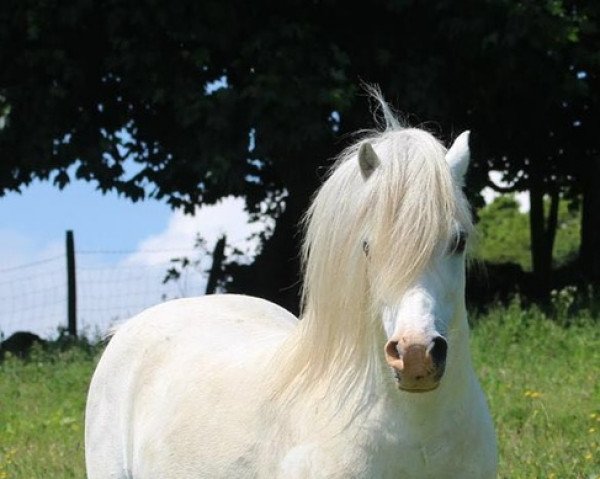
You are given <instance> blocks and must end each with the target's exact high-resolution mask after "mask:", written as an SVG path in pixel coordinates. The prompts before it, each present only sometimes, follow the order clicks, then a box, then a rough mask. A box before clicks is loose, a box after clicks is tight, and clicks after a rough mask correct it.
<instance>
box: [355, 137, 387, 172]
mask: <svg viewBox="0 0 600 479" xmlns="http://www.w3.org/2000/svg"><path fill="white" fill-rule="evenodd" d="M380 163H381V162H380V161H379V157H378V156H377V153H375V150H374V149H373V147H372V146H371V144H370V143H363V144H362V145H360V149H359V150H358V164H359V165H360V172H361V174H362V176H363V178H364V179H365V180H366V179H367V178H369V176H371V174H372V173H373V172H374V171H375V169H376V168H377V167H378V166H379V164H380Z"/></svg>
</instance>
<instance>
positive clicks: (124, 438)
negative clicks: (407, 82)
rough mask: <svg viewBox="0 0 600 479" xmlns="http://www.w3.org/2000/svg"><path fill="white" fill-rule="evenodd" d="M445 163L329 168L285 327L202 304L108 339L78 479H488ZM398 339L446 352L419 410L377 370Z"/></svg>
mask: <svg viewBox="0 0 600 479" xmlns="http://www.w3.org/2000/svg"><path fill="white" fill-rule="evenodd" d="M365 144H369V145H370V146H369V147H363V145H365ZM369 148H371V149H372V152H371V151H369ZM365 151H366V153H365ZM371 153H372V154H371ZM445 153H446V152H445V149H444V148H443V147H442V145H441V144H440V143H439V142H438V141H437V140H435V139H434V138H433V137H432V136H431V135H429V134H428V133H426V132H423V131H421V130H414V129H392V130H390V131H386V132H384V133H382V134H378V135H374V136H372V137H371V138H368V139H364V140H362V141H361V142H359V143H358V144H357V145H355V146H353V147H352V148H350V149H348V150H347V151H346V152H344V153H343V154H342V155H341V157H340V160H339V161H338V163H337V164H336V165H335V166H334V168H333V169H332V173H331V176H330V178H329V179H328V180H327V182H326V183H325V184H324V186H323V187H322V188H321V190H320V191H319V193H318V195H317V196H316V198H315V200H314V202H313V205H312V206H311V209H310V210H309V213H308V215H307V227H306V240H305V243H304V253H303V256H304V263H305V286H304V297H303V305H304V306H303V320H302V321H300V322H298V321H297V319H296V318H295V317H294V316H293V315H291V314H290V313H289V312H287V311H285V310H284V309H282V308H280V307H278V306H276V305H274V304H272V303H269V302H267V301H264V300H260V299H257V298H251V297H246V296H238V295H214V296H206V297H202V298H194V299H182V300H176V301H172V302H168V303H165V304H162V305H159V306H156V307H154V308H151V309H149V310H147V311H145V312H143V313H141V314H140V315H138V316H137V317H135V318H133V319H131V320H130V321H128V322H127V323H125V324H124V325H123V326H122V327H120V328H119V329H118V330H117V332H116V334H115V335H114V337H113V338H112V339H111V341H110V343H109V345H108V346H107V349H106V351H105V353H104V355H103V356H102V358H101V360H100V363H99V364H98V367H97V370H96V372H95V374H94V377H93V380H92V384H91V386H90V392H89V397H88V404H87V410H86V464H87V470H88V477H89V478H90V479H100V478H109V477H110V478H135V479H141V478H157V477H160V478H165V479H171V478H191V477H194V478H219V477H223V478H224V477H231V476H234V477H244V478H245V477H248V478H251V477H252V478H253V477H258V478H286V479H287V478H298V479H300V478H365V479H366V478H398V477H401V478H419V479H422V478H429V477H431V478H434V477H435V478H436V479H438V478H458V477H460V478H478V479H481V478H488V477H489V478H491V477H495V470H496V446H495V439H494V432H493V428H492V424H491V419H490V416H489V413H488V411H487V406H486V404H485V399H484V397H483V394H482V392H481V390H480V387H479V384H478V382H477V379H476V377H475V374H474V371H473V368H472V366H471V361H470V354H469V349H468V327H467V321H466V314H465V308H464V257H462V256H459V255H456V254H453V255H449V254H446V253H445V251H446V250H447V248H448V245H449V244H450V243H451V242H452V241H453V239H452V238H454V237H455V236H456V231H457V230H460V231H468V230H470V228H471V227H470V219H469V215H468V210H467V207H466V203H465V201H464V198H463V197H462V194H461V193H460V181H461V179H462V174H463V173H464V171H463V172H462V173H460V172H459V173H460V174H459V176H460V177H459V176H456V170H457V169H458V168H459V167H462V164H461V163H460V162H458V163H457V165H458V166H456V165H454V164H452V162H450V161H448V162H447V161H446V160H445V158H444V155H445ZM365 155H367V156H366V157H365ZM449 165H450V166H449ZM365 245H367V246H368V247H367V246H365ZM365 253H367V254H365ZM446 283H448V284H446ZM444 284H446V286H444ZM444 288H445V289H444ZM437 296H439V298H437ZM423 298H426V299H427V300H424V299H423ZM399 318H400V319H399ZM407 318H408V319H407ZM440 318H441V319H440ZM409 333H410V334H409ZM409 336H410V337H411V338H412V337H416V338H417V339H418V341H421V339H422V338H425V339H422V341H425V342H424V343H423V344H428V343H427V342H428V341H429V340H430V337H432V338H434V339H436V338H437V337H438V336H439V337H443V338H444V341H445V342H446V341H447V343H448V354H447V358H446V357H445V355H444V361H445V372H444V368H443V367H440V377H441V375H443V378H442V379H441V380H439V378H438V377H437V375H436V376H435V377H433V376H432V378H431V379H430V381H431V384H432V385H433V390H430V391H428V392H414V391H417V390H419V386H418V380H419V379H420V378H419V377H416V379H415V378H411V380H412V381H413V382H409V381H408V379H407V376H408V372H407V371H408V368H405V369H404V370H402V368H401V367H400V366H398V368H397V369H394V368H395V367H396V366H395V365H396V363H395V362H393V361H400V362H401V364H403V365H407V364H408V363H409V354H408V353H407V352H406V351H401V350H400V349H398V350H396V345H397V346H398V348H400V347H401V343H402V341H405V340H406V338H407V337H409ZM434 336H435V337H434ZM418 341H417V342H418ZM386 342H387V345H386ZM390 344H391V345H392V346H393V347H392V348H391V349H390ZM384 345H385V348H386V349H385V351H386V352H385V353H384ZM410 346H411V347H412V346H413V345H412V344H411V345H410ZM419 347H420V346H419ZM415 348H416V346H415V347H414V348H413V349H412V350H411V351H414V350H416V349H415ZM424 348H425V346H423V351H425V349H424ZM409 349H410V348H409ZM427 351H429V350H427ZM388 353H389V354H392V355H394V354H396V355H397V356H394V357H393V358H392V359H390V358H387V357H386V355H387V354H388ZM424 354H425V356H426V354H428V352H427V353H424ZM425 356H423V357H425ZM386 361H387V362H386ZM391 366H393V367H391ZM401 379H402V381H404V382H402V381H401ZM438 380H439V383H438ZM415 381H417V382H415ZM413 383H414V384H416V386H413ZM428 384H429V383H428ZM399 387H400V388H401V389H399ZM402 388H403V389H402Z"/></svg>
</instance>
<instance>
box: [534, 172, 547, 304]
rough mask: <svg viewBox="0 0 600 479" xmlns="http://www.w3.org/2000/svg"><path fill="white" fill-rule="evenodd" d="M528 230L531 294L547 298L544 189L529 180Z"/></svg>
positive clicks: (537, 297) (538, 297)
mask: <svg viewBox="0 0 600 479" xmlns="http://www.w3.org/2000/svg"><path fill="white" fill-rule="evenodd" d="M529 203H530V208H529V231H530V236H531V266H532V269H533V277H534V285H533V291H532V293H533V295H534V296H535V298H536V299H541V300H544V299H546V298H547V296H548V293H549V290H550V286H549V285H550V283H549V277H548V276H549V273H550V271H549V269H550V265H549V264H548V262H547V256H546V249H547V248H546V228H545V221H544V191H543V189H542V188H541V185H540V184H536V183H535V182H534V181H533V178H532V181H531V184H530V187H529Z"/></svg>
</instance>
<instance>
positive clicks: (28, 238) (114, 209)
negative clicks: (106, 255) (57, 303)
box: [0, 181, 172, 262]
mask: <svg viewBox="0 0 600 479" xmlns="http://www.w3.org/2000/svg"><path fill="white" fill-rule="evenodd" d="M171 214H172V211H171V210H170V208H169V207H168V206H167V205H166V204H164V203H159V202H158V201H145V202H138V203H133V202H131V201H129V200H127V199H125V198H122V197H119V196H118V195H117V194H116V193H108V194H106V195H102V193H101V192H99V191H97V190H95V188H94V186H93V185H92V184H91V183H84V182H81V181H80V182H74V183H72V184H70V185H68V186H67V187H66V188H65V189H64V190H62V191H60V190H58V188H56V187H54V186H53V185H52V184H51V183H50V182H40V181H36V182H35V183H33V184H32V185H31V186H29V187H28V188H25V189H24V190H23V192H22V193H21V194H19V193H9V194H7V195H6V196H5V197H2V198H0V218H2V224H1V225H0V238H1V237H2V236H8V235H11V236H18V237H22V238H23V239H24V240H25V243H24V244H22V245H21V248H22V251H14V252H13V254H17V255H18V256H19V257H22V255H23V254H25V256H30V258H24V259H25V260H28V259H29V260H31V259H33V258H35V259H38V257H39V254H40V253H42V252H43V251H44V249H45V248H47V247H48V246H49V245H51V244H53V243H54V242H56V241H62V240H63V238H64V234H65V231H66V230H67V229H73V230H74V232H75V240H76V244H77V247H78V249H85V250H104V249H109V250H110V249H121V250H133V249H135V248H136V247H137V245H138V243H139V242H140V240H142V239H143V238H145V237H147V236H149V235H152V234H157V233H159V232H160V231H161V229H163V228H164V227H165V225H166V224H167V222H168V220H169V217H170V216H171ZM11 262H12V261H11Z"/></svg>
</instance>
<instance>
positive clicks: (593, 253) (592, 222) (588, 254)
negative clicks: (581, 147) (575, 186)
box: [579, 157, 600, 290]
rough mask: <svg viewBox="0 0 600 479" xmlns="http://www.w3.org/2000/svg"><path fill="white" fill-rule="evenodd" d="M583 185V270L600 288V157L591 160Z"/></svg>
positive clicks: (588, 278)
mask: <svg viewBox="0 0 600 479" xmlns="http://www.w3.org/2000/svg"><path fill="white" fill-rule="evenodd" d="M588 161H589V169H588V171H587V172H586V174H585V178H584V185H583V209H582V215H581V246H580V250H579V258H580V262H581V270H582V273H583V274H584V276H585V278H586V280H587V281H589V282H590V283H591V284H592V285H593V286H594V287H595V288H596V289H597V290H598V289H599V288H600V157H597V158H594V159H590V160H588Z"/></svg>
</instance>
